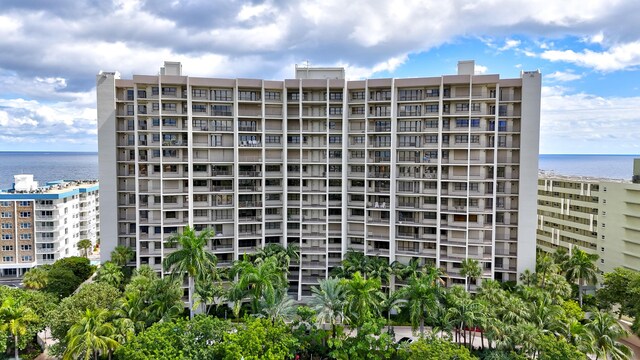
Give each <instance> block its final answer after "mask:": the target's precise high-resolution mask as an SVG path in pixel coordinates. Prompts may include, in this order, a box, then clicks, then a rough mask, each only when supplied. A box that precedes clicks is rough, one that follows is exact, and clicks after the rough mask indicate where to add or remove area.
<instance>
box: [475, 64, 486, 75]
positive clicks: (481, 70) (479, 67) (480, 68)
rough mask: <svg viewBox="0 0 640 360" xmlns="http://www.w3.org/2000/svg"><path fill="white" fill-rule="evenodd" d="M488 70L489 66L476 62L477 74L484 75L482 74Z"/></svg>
mask: <svg viewBox="0 0 640 360" xmlns="http://www.w3.org/2000/svg"><path fill="white" fill-rule="evenodd" d="M487 71H489V68H488V67H486V66H483V65H480V64H476V66H475V71H474V72H475V73H476V75H482V74H486V73H487Z"/></svg>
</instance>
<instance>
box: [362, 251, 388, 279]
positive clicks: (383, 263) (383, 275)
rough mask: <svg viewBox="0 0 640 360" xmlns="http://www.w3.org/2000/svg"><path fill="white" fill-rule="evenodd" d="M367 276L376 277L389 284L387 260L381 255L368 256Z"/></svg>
mask: <svg viewBox="0 0 640 360" xmlns="http://www.w3.org/2000/svg"><path fill="white" fill-rule="evenodd" d="M366 270H367V276H368V277H371V278H378V279H380V282H382V283H383V284H389V279H390V278H391V271H392V269H391V266H390V265H389V261H388V260H387V259H386V258H383V257H374V258H369V260H368V261H367V268H366Z"/></svg>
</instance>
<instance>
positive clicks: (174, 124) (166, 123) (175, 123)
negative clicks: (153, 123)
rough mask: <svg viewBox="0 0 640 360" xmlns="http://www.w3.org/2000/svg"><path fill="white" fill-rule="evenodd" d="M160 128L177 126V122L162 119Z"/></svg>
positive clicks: (170, 119)
mask: <svg viewBox="0 0 640 360" xmlns="http://www.w3.org/2000/svg"><path fill="white" fill-rule="evenodd" d="M162 126H178V120H176V119H172V118H167V119H162Z"/></svg>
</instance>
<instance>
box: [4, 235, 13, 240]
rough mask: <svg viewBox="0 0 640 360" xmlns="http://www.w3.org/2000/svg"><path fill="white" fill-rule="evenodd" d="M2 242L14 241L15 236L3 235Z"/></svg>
mask: <svg viewBox="0 0 640 360" xmlns="http://www.w3.org/2000/svg"><path fill="white" fill-rule="evenodd" d="M2 240H13V234H2Z"/></svg>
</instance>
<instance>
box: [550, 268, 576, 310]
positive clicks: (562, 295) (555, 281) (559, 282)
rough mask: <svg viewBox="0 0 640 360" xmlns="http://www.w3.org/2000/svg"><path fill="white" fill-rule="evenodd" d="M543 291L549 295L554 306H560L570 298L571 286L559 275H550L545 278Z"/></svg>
mask: <svg viewBox="0 0 640 360" xmlns="http://www.w3.org/2000/svg"><path fill="white" fill-rule="evenodd" d="M545 290H547V292H548V293H549V295H551V300H552V302H553V303H554V304H558V305H559V304H560V303H561V302H563V301H564V300H566V299H568V298H570V297H571V284H569V283H568V282H567V279H566V278H565V277H564V276H562V275H560V274H551V275H549V277H548V278H547V284H546V285H545Z"/></svg>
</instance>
